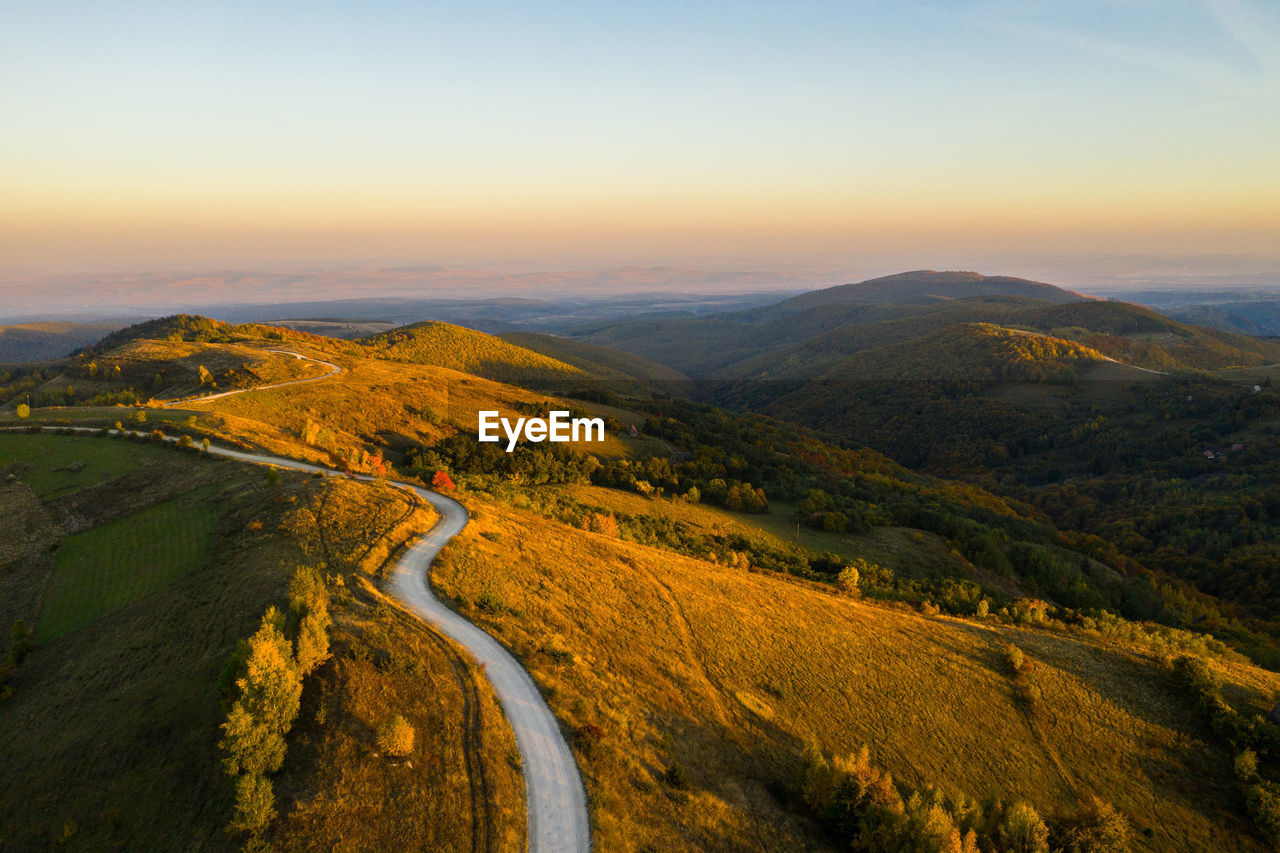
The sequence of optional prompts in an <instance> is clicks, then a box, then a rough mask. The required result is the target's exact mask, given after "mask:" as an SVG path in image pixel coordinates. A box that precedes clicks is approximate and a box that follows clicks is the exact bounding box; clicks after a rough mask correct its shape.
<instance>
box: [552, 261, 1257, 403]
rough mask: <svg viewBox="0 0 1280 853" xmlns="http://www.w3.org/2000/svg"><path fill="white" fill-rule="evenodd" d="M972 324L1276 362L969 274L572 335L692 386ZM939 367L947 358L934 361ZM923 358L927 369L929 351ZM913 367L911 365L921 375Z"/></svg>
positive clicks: (1123, 350)
mask: <svg viewBox="0 0 1280 853" xmlns="http://www.w3.org/2000/svg"><path fill="white" fill-rule="evenodd" d="M973 323H985V324H996V325H998V326H1003V327H1006V328H1009V329H1013V330H1021V331H1026V332H1035V333H1039V334H1045V335H1051V336H1053V337H1055V338H1059V339H1062V340H1064V341H1071V342H1074V343H1075V344H1078V345H1081V346H1084V347H1087V348H1089V349H1092V350H1096V351H1097V352H1099V353H1100V354H1101V355H1104V356H1106V357H1109V358H1112V359H1116V360H1117V361H1122V362H1126V363H1130V364H1133V365H1136V366H1138V367H1143V368H1147V369H1151V370H1161V371H1169V370H1185V369H1201V370H1211V369H1218V368H1223V367H1230V366H1239V365H1250V366H1251V365H1257V364H1263V363H1270V362H1275V361H1280V346H1277V345H1276V344H1275V343H1272V342H1268V341H1263V340H1259V339H1256V338H1251V337H1248V336H1244V335H1239V334H1233V333H1230V332H1224V331H1221V330H1217V329H1206V328H1202V327H1198V326H1193V325H1189V324H1186V323H1180V322H1177V321H1175V320H1171V319H1169V318H1168V317H1165V316H1163V315H1161V314H1159V313H1157V312H1156V311H1153V310H1151V309H1149V308H1144V307H1142V306H1138V305H1131V304H1128V303H1124V302H1111V301H1104V300H1097V299H1093V298H1090V297H1086V296H1082V295H1080V294H1077V293H1073V292H1072V291H1069V290H1064V289H1062V288H1058V287H1054V286H1053V285H1049V284H1043V283H1041V282H1033V281H1028V280H1026V279H1018V278H1010V277H1005V276H983V275H979V274H977V273H967V272H959V273H938V272H929V271H924V272H910V273H903V274H902V275H897V276H887V277H884V278H878V279H872V280H870V281H866V282H860V283H857V284H847V285H840V286H837V287H832V288H827V289H825V290H819V291H815V292H813V293H809V294H804V295H803V296H799V297H795V298H792V299H787V300H784V301H782V302H779V303H777V304H775V305H770V306H765V307H762V308H757V309H754V310H751V311H746V312H737V313H725V314H715V315H710V316H706V317H685V318H670V319H664V318H655V317H650V318H643V319H640V320H636V321H632V322H624V323H598V324H595V325H593V326H588V327H584V328H582V329H579V330H578V332H577V335H576V336H577V337H579V338H580V339H581V340H584V341H587V342H590V343H594V344H599V345H603V346H610V347H615V348H618V349H622V350H626V351H628V352H631V353H634V354H636V355H639V356H642V357H644V358H647V359H650V360H653V361H657V362H659V363H662V364H666V365H668V366H670V367H672V368H675V369H676V370H679V371H681V372H683V373H685V374H687V375H689V376H692V377H694V378H704V379H722V380H741V379H752V380H759V379H791V380H803V379H814V378H818V377H822V376H825V375H827V374H828V373H829V372H830V371H832V370H834V369H835V368H836V366H837V365H839V364H840V363H841V362H842V361H844V360H845V359H848V358H850V357H851V356H853V355H855V354H857V353H861V352H864V351H868V350H874V349H878V348H881V347H888V346H892V345H896V344H905V343H907V342H911V341H918V343H919V345H920V346H922V347H924V348H925V349H926V350H929V349H931V348H934V344H935V343H936V340H934V339H929V338H928V336H930V335H934V334H935V333H937V332H940V331H941V330H943V329H946V328H948V327H951V326H955V325H957V324H973ZM936 357H937V359H939V360H941V361H945V360H946V359H948V358H950V357H951V356H950V355H948V354H947V353H946V352H945V351H937V353H936ZM921 358H926V359H927V352H926V353H925V354H923V355H922V356H921ZM919 361H920V359H919V358H916V359H913V363H916V364H917V365H918V366H922V365H919ZM923 367H924V368H925V369H923V371H922V372H923V374H924V375H929V376H937V375H941V374H943V373H946V372H948V370H949V369H948V368H947V367H946V365H945V364H942V363H939V364H936V365H932V366H923ZM996 373H997V375H998V374H999V371H996Z"/></svg>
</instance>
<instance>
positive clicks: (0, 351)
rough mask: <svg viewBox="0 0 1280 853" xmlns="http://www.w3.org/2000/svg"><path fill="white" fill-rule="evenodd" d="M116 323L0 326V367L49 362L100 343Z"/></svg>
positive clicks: (116, 327) (115, 326) (17, 324)
mask: <svg viewBox="0 0 1280 853" xmlns="http://www.w3.org/2000/svg"><path fill="white" fill-rule="evenodd" d="M118 328H120V325H119V324H118V323H57V322H49V323H15V324H13V325H10V326H0V364H7V363H11V362H22V361H50V360H53V359H59V358H65V357H66V356H68V355H70V354H71V353H72V352H73V351H74V350H77V349H80V348H81V347H83V346H87V345H88V344H91V343H93V342H94V341H97V340H100V339H101V338H102V337H103V336H104V335H107V334H109V333H111V332H113V331H115V330H116V329H118Z"/></svg>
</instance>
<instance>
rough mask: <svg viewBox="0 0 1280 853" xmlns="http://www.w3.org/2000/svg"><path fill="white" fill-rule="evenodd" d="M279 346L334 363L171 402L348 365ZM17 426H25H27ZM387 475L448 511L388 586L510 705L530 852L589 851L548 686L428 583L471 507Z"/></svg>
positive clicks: (248, 458) (579, 795)
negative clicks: (542, 688) (465, 655)
mask: <svg viewBox="0 0 1280 853" xmlns="http://www.w3.org/2000/svg"><path fill="white" fill-rule="evenodd" d="M272 352H280V353H284V354H286V355H292V356H294V357H295V358H299V359H305V360H307V361H313V362H316V363H317V364H322V365H325V366H326V367H329V368H331V369H330V372H329V373H326V374H325V375H324V376H314V377H309V378H306V379H293V380H290V381H288V382H278V383H275V384H272V385H259V386H255V387H253V388H239V389H236V390H234V391H224V392H221V393H218V394H211V395H209V396H206V397H199V398H195V399H188V400H175V401H172V402H169V403H165V404H164V405H165V407H167V408H173V407H176V406H181V405H190V404H193V403H203V402H206V401H208V400H214V399H218V398H220V397H229V396H231V395H232V394H243V393H245V392H246V391H260V390H264V389H267V388H281V387H284V386H286V385H300V384H302V383H304V382H317V381H319V380H321V379H327V378H329V377H331V376H336V375H337V374H339V373H341V372H342V368H341V367H339V366H338V365H336V364H331V363H330V362H327V361H319V360H318V359H313V358H310V357H309V356H305V355H302V354H301V353H296V352H292V351H290V350H272ZM11 429H25V427H14V428H11ZM59 429H63V430H66V429H69V430H71V431H73V432H86V433H93V432H99V430H97V429H93V428H89V427H60V428H59ZM108 432H109V433H111V434H115V433H116V432H117V431H116V430H114V429H112V430H108ZM165 440H166V441H170V442H176V441H177V438H176V437H173V436H166V437H165ZM208 452H209V453H211V454H213V455H215V456H223V457H226V458H229V459H234V460H237V461H240V462H248V463H252V464H255V465H270V466H274V467H276V468H284V469H287V470H290V471H302V472H307V473H321V474H325V475H326V476H329V475H333V476H337V475H339V474H340V472H338V471H335V470H333V469H332V468H326V467H324V466H321V465H313V464H311V463H308V462H300V461H298V460H296V459H289V458H286V457H283V456H272V455H269V454H265V453H251V452H248V451H242V450H232V449H230V448H225V447H216V446H210V447H209V449H208ZM355 478H356V479H358V480H362V481H365V482H369V481H372V480H373V478H372V477H370V476H367V475H356V477H355ZM387 482H390V483H391V484H392V485H394V486H397V487H399V488H402V489H405V490H406V491H409V492H412V493H413V494H415V495H417V496H418V497H420V498H422V499H423V500H425V501H427V502H428V503H430V504H431V506H432V507H434V508H435V509H436V511H437V512H439V513H440V520H439V521H438V522H436V524H435V526H433V527H432V528H431V530H429V531H427V534H426V535H425V536H422V537H421V538H419V539H418V540H417V541H415V542H413V543H411V544H410V545H409V546H408V548H407V550H406V551H405V553H404V554H403V555H402V556H401V557H400V560H399V562H397V563H396V566H395V569H394V572H393V574H392V576H391V582H390V584H389V588H388V591H389V592H390V593H391V595H392V596H393V597H395V598H396V599H397V600H398V601H400V603H401V604H403V605H404V606H405V607H406V608H408V609H409V610H410V611H411V612H413V613H414V614H416V615H417V616H418V618H420V619H422V620H423V621H424V622H426V623H428V624H429V625H430V626H432V627H433V628H435V629H436V630H437V631H439V632H440V633H442V634H444V635H445V636H447V637H449V638H450V639H452V640H454V641H455V642H457V643H458V644H459V645H461V646H462V647H463V648H465V649H466V650H467V651H469V652H470V653H471V654H472V655H473V656H474V657H475V659H476V660H477V661H478V662H479V663H480V665H481V666H482V667H483V670H484V674H485V676H486V677H487V678H488V680H489V683H490V684H491V685H492V686H493V692H494V694H495V695H496V696H497V697H498V703H499V704H500V705H501V706H502V710H503V713H504V714H505V715H506V717H507V720H508V721H509V722H510V723H511V728H512V730H513V731H514V732H515V737H516V747H517V748H518V749H519V751H520V758H521V767H522V771H523V774H524V787H525V805H526V820H527V825H528V835H529V844H528V849H529V851H530V853H585V851H588V850H590V848H591V828H590V824H589V822H588V817H587V797H586V791H585V789H584V788H583V786H582V777H581V776H580V775H579V773H578V765H577V763H576V762H575V761H574V758H573V753H572V752H570V750H569V745H568V743H567V742H566V741H565V739H564V735H563V733H562V732H561V731H560V726H559V724H558V723H557V722H556V718H555V716H554V715H553V714H552V713H551V709H550V707H548V706H547V703H546V701H545V700H544V699H543V698H542V694H541V693H539V692H538V688H537V686H536V685H535V684H534V683H533V678H532V677H530V675H529V673H528V671H526V670H525V668H524V667H523V666H521V665H520V663H519V661H517V660H516V659H515V657H514V656H513V655H512V654H511V653H510V652H509V651H507V650H506V648H504V647H503V646H502V644H500V643H499V642H498V641H497V640H495V639H494V638H493V637H491V636H490V635H489V634H487V633H485V632H484V631H482V630H481V629H480V628H478V627H476V626H475V625H473V624H472V623H470V622H468V621H467V620H465V619H463V618H462V617H461V616H459V615H458V614H457V613H455V612H454V611H452V610H450V609H449V608H448V607H446V606H445V605H444V604H443V603H442V602H441V601H440V600H439V599H438V598H436V597H435V595H434V594H433V593H432V592H431V585H430V583H428V576H429V573H430V569H431V561H432V560H434V559H435V556H436V555H437V554H439V553H440V549H441V548H443V547H444V546H445V544H446V543H447V542H448V541H449V540H450V539H452V538H453V537H454V536H456V535H457V534H458V533H459V532H461V530H462V529H463V528H464V527H466V526H467V520H468V516H467V510H466V507H464V506H463V505H462V504H460V503H458V502H457V501H455V500H453V499H452V498H448V497H445V496H444V495H441V494H438V493H437V492H432V491H429V490H427V489H423V488H420V487H418V486H413V485H410V484H408V483H399V482H396V481H394V480H389V481H387Z"/></svg>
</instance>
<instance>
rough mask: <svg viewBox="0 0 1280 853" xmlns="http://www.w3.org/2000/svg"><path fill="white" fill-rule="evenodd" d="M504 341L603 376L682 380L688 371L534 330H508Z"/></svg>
mask: <svg viewBox="0 0 1280 853" xmlns="http://www.w3.org/2000/svg"><path fill="white" fill-rule="evenodd" d="M498 337H500V338H501V339H502V340H504V341H506V342H508V343H511V344H515V345H516V346H519V347H523V348H524V349H528V350H533V351H534V352H537V353H541V354H542V355H545V356H547V357H549V358H554V359H557V360H559V361H562V362H564V363H566V364H570V365H573V366H574V367H576V368H578V369H579V370H581V371H583V372H584V373H589V374H591V375H592V376H594V377H598V378H600V379H613V380H642V381H648V380H656V381H664V382H679V381H681V380H683V379H684V378H685V376H684V374H682V373H680V371H678V370H673V369H671V368H670V367H664V366H663V365H661V364H658V363H657V362H655V361H649V360H648V359H645V358H640V357H638V356H635V355H632V354H630V353H624V352H619V351H618V350H615V349H611V348H609V347H602V346H596V345H594V344H588V343H584V342H583V341H575V340H573V339H571V338H561V337H555V336H553V335H539V334H536V333H534V332H507V333H505V334H502V335H499V336H498Z"/></svg>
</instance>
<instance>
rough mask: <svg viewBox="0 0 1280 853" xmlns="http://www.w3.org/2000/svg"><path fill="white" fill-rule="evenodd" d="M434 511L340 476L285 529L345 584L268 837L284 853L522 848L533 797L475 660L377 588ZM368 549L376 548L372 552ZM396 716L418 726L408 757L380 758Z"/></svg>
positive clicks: (306, 696) (281, 783) (394, 493)
mask: <svg viewBox="0 0 1280 853" xmlns="http://www.w3.org/2000/svg"><path fill="white" fill-rule="evenodd" d="M433 522H434V513H432V512H431V510H430V509H429V508H428V507H426V506H425V505H423V504H421V503H419V502H417V501H416V500H415V499H412V498H411V497H410V496H408V495H407V494H406V493H404V492H402V491H400V490H397V489H392V488H390V487H387V486H382V487H377V486H375V487H372V488H370V487H369V486H364V485H357V484H354V483H350V482H347V481H343V480H331V481H330V482H329V484H328V487H327V489H326V492H325V494H324V495H323V496H322V497H321V499H319V500H317V501H314V502H312V503H311V504H309V505H307V506H303V507H299V508H298V509H297V511H295V512H294V513H293V514H292V515H291V516H290V518H289V519H288V520H287V523H286V527H287V528H288V529H289V530H290V531H291V534H292V535H293V536H295V537H298V538H299V540H300V541H304V542H312V543H315V545H316V546H317V547H316V548H315V549H313V552H312V553H311V554H310V555H309V556H310V558H311V559H312V560H313V561H318V560H322V561H324V562H325V564H326V566H327V567H328V570H329V571H330V572H334V573H336V574H338V575H340V576H341V577H342V579H343V580H342V583H341V586H340V587H338V590H339V594H338V595H337V596H336V600H335V601H334V603H333V605H332V611H333V616H334V622H335V624H334V626H333V628H332V629H331V635H332V638H333V658H332V659H331V660H330V661H329V662H328V663H327V664H325V665H324V666H323V667H322V668H321V669H320V670H319V672H318V673H317V675H316V677H315V678H313V679H312V680H311V681H310V682H308V685H307V688H306V692H305V693H304V695H303V709H302V715H301V717H300V719H299V722H298V724H297V725H296V727H295V730H294V735H293V740H292V742H291V745H290V753H289V756H288V757H287V759H286V764H285V767H284V770H283V772H282V774H281V776H280V778H279V780H278V781H277V783H276V790H277V792H278V793H279V794H281V796H282V798H283V799H284V800H286V801H291V802H292V805H291V806H290V807H289V808H287V809H282V810H281V815H282V816H281V818H280V819H279V820H278V821H277V822H276V824H275V825H274V827H273V829H272V831H271V833H270V834H269V835H270V838H271V840H272V841H273V842H274V843H275V844H276V846H277V847H278V848H280V849H282V850H313V849H315V844H316V841H317V839H332V840H333V847H332V849H334V850H351V851H364V850H392V849H419V850H518V849H521V848H522V847H523V846H524V828H525V827H524V789H523V782H522V779H521V776H520V771H519V769H518V766H517V765H516V764H513V763H512V761H511V760H510V757H511V756H512V755H513V754H515V738H514V736H513V734H512V732H511V729H510V728H509V727H508V726H507V724H506V721H505V720H504V719H503V717H502V714H501V711H500V710H499V709H498V706H497V703H496V701H495V699H494V697H493V694H492V692H491V690H490V689H489V687H488V683H487V682H486V681H485V680H484V677H483V674H482V673H481V672H480V671H478V670H477V669H476V668H475V667H474V666H473V665H472V663H471V662H470V659H469V658H468V657H467V656H466V654H465V652H463V651H461V650H460V649H459V648H458V647H457V646H456V645H455V644H454V643H452V642H451V641H449V640H447V639H446V638H444V637H441V636H440V635H438V634H437V633H435V632H434V631H432V630H431V629H429V628H427V627H426V626H424V625H423V624H422V623H421V622H420V621H418V620H417V619H415V618H413V617H412V616H409V615H408V614H406V613H404V612H403V611H401V610H399V609H398V608H397V607H395V605H394V604H393V603H392V602H391V601H390V600H389V599H387V598H385V597H384V596H382V595H381V594H380V593H379V592H378V591H377V590H376V588H375V587H374V586H373V585H372V584H371V583H369V579H370V578H377V577H380V576H381V575H382V573H383V572H384V570H385V569H386V568H388V567H389V565H390V563H391V562H392V560H393V558H394V556H395V554H396V553H397V551H398V549H397V548H394V547H388V545H389V543H401V542H404V541H406V540H407V539H410V538H412V536H413V535H414V534H416V533H418V532H422V531H424V530H426V529H428V528H429V527H430V525H431V524H432V523H433ZM370 544H371V545H372V547H369V546H370ZM396 714H400V715H403V716H404V717H405V718H407V719H408V721H409V723H410V724H411V725H412V726H413V728H414V729H415V731H416V737H415V742H414V747H413V750H412V752H411V754H410V755H409V756H407V757H392V756H387V755H381V754H379V751H378V746H377V742H376V733H377V730H378V728H379V727H380V726H382V725H383V724H385V723H386V722H387V721H388V720H389V719H390V718H391V717H393V716H395V715H396Z"/></svg>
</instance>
